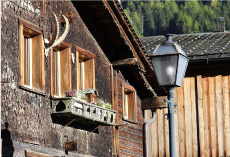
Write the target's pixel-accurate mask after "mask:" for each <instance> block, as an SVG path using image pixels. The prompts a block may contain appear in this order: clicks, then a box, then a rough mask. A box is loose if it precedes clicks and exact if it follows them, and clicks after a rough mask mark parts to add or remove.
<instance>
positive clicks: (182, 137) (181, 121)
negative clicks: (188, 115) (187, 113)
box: [177, 87, 186, 156]
mask: <svg viewBox="0 0 230 157" xmlns="http://www.w3.org/2000/svg"><path fill="white" fill-rule="evenodd" d="M177 92H178V94H177V100H178V106H177V107H178V120H179V121H178V123H179V135H180V136H179V141H180V142H179V151H180V156H185V153H186V152H185V150H186V148H185V122H184V91H183V87H178V88H177Z"/></svg>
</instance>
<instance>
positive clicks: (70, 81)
mask: <svg viewBox="0 0 230 157" xmlns="http://www.w3.org/2000/svg"><path fill="white" fill-rule="evenodd" d="M67 55H68V56H67V61H68V63H69V64H68V75H69V88H70V89H71V90H72V59H71V48H68V53H67Z"/></svg>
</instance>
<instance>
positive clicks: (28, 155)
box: [25, 150, 55, 157]
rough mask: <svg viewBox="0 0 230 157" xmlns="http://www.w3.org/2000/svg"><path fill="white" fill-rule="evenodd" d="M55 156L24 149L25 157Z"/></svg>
mask: <svg viewBox="0 0 230 157" xmlns="http://www.w3.org/2000/svg"><path fill="white" fill-rule="evenodd" d="M32 156H34V157H55V155H50V154H43V153H37V152H33V151H29V150H25V157H32Z"/></svg>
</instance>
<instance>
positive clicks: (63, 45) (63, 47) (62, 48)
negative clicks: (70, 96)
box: [49, 41, 72, 98]
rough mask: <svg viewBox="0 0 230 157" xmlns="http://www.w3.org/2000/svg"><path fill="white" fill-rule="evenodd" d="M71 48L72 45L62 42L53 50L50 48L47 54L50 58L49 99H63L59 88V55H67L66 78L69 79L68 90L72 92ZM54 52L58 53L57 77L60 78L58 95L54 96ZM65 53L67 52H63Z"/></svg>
mask: <svg viewBox="0 0 230 157" xmlns="http://www.w3.org/2000/svg"><path fill="white" fill-rule="evenodd" d="M71 48H72V44H69V43H67V42H65V41H62V43H61V44H59V45H57V46H56V47H54V48H51V49H50V53H49V58H50V95H51V97H57V98H61V97H65V96H64V94H63V93H62V86H61V79H62V78H61V73H62V72H61V67H62V65H61V62H60V58H61V53H68V54H67V58H68V61H69V65H68V71H69V73H68V78H69V89H68V90H72V59H71ZM54 51H58V52H59V61H58V63H59V64H60V65H59V67H60V68H59V69H60V71H59V76H60V79H59V84H60V85H59V88H60V89H59V90H60V91H59V95H55V90H54V88H56V86H55V85H54V82H53V80H54V79H55V76H54V66H55V65H54V60H53V59H54ZM65 51H67V52H65Z"/></svg>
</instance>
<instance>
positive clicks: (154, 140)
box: [150, 112, 159, 157]
mask: <svg viewBox="0 0 230 157" xmlns="http://www.w3.org/2000/svg"><path fill="white" fill-rule="evenodd" d="M157 114H158V113H157V112H156V121H155V122H154V123H153V124H152V125H151V126H150V129H151V137H152V139H151V141H152V157H157V156H158V154H159V151H158V150H159V146H158V138H159V137H158V135H157V130H158V123H157V117H158V115H157Z"/></svg>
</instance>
